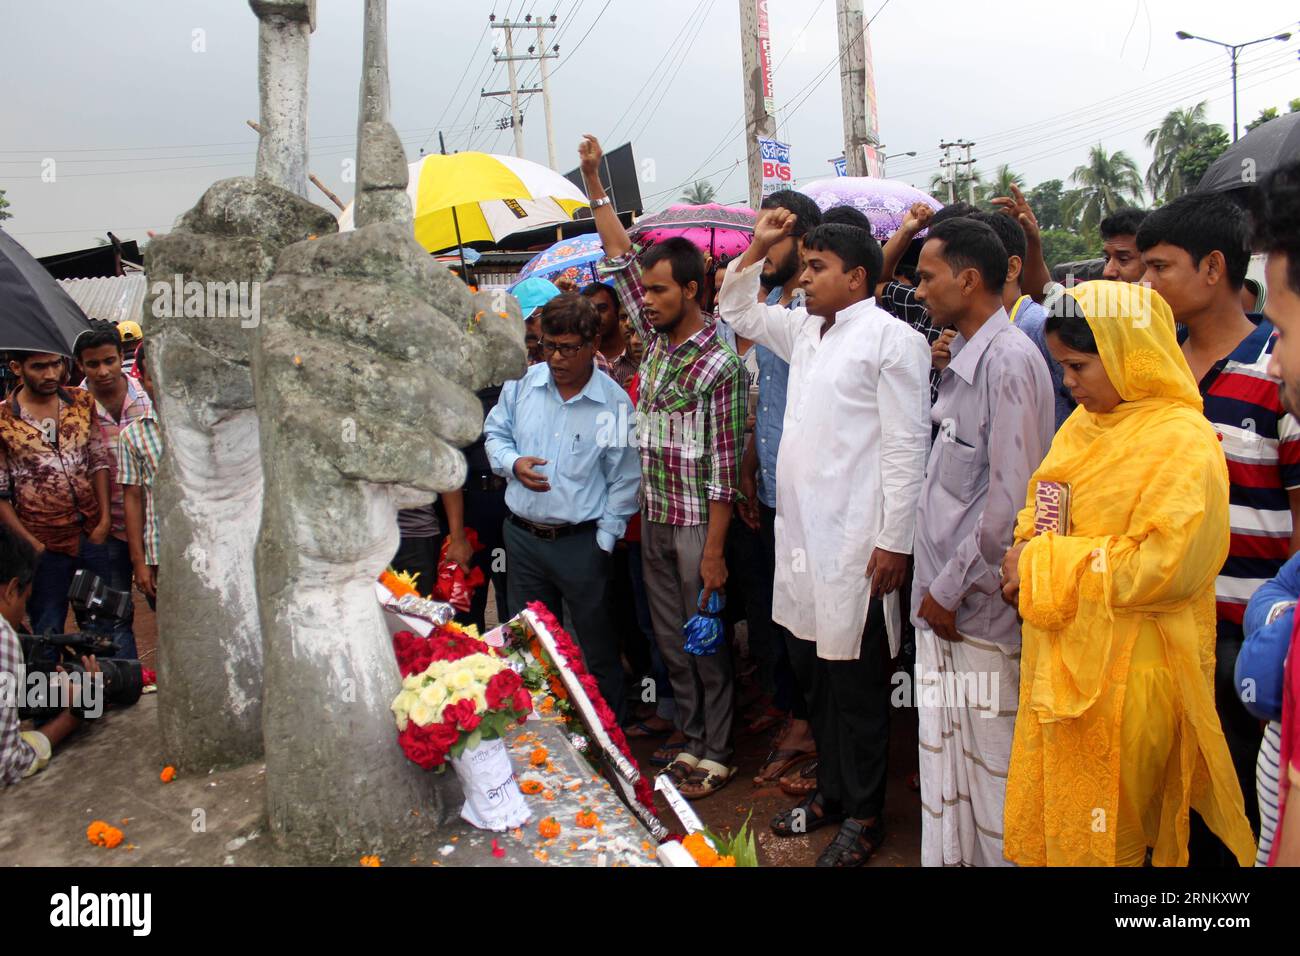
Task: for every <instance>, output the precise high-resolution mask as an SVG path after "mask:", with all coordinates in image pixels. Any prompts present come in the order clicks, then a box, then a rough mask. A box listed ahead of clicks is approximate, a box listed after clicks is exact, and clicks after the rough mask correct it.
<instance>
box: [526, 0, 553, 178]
mask: <svg viewBox="0 0 1300 956" xmlns="http://www.w3.org/2000/svg"><path fill="white" fill-rule="evenodd" d="M553 29H555V14H553V13H552V14H551V18H550V22H548V23H544V22H543V21H542V20H540V19H539V20H538V21H537V49H539V50H541V51H542V52H541V55H540V56H538V58H537V59H538V66H539V67H540V68H541V71H542V108H543V109H544V110H545V112H546V165H548V166H550V167H551V169H556V168H557V167H556V165H555V125H554V123H553V122H552V120H551V68H550V65H549V64H548V63H547V62H546V61H547V60H548V59H549V57H548V56H547V53H546V31H547V30H553ZM528 52H529V53H532V52H533V48H532V47H529V48H528ZM551 55H552V56H559V55H560V45H559V44H558V43H557V44H555V49H554V50H553V51H552V52H551Z"/></svg>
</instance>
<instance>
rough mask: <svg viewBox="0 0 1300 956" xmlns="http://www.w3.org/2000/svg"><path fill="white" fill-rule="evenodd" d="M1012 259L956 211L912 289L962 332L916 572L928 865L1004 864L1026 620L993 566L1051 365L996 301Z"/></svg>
mask: <svg viewBox="0 0 1300 956" xmlns="http://www.w3.org/2000/svg"><path fill="white" fill-rule="evenodd" d="M1007 267H1008V257H1007V252H1006V249H1005V247H1004V246H1003V245H1002V241H1001V240H1000V239H999V238H998V236H997V234H996V233H995V232H994V231H993V230H992V229H991V228H990V227H989V226H988V225H986V224H984V223H981V222H976V221H974V220H971V219H953V220H949V221H948V222H944V223H941V224H940V225H938V226H936V227H934V228H933V229H931V230H930V235H929V238H928V239H927V240H926V243H925V246H924V247H923V248H922V250H921V257H920V261H919V263H918V268H917V276H918V278H919V280H920V284H919V285H918V286H917V291H916V294H917V298H918V299H919V300H920V301H922V302H924V303H925V306H926V308H927V309H929V310H930V314H931V316H933V317H934V318H935V320H936V321H937V322H939V323H942V324H943V325H945V326H953V327H955V328H956V330H957V337H956V338H955V339H954V340H953V342H952V346H951V351H952V361H951V362H950V363H949V365H948V367H947V369H945V370H944V372H943V376H942V378H941V379H940V381H939V392H938V399H937V401H936V402H935V404H934V408H933V411H932V413H931V416H932V419H933V421H934V423H935V424H936V425H937V426H938V437H937V438H936V439H935V442H934V447H933V448H932V449H931V451H930V460H929V462H928V464H927V466H926V476H925V484H924V485H923V487H922V490H921V498H920V504H919V506H918V512H917V522H916V540H915V555H916V570H915V576H914V580H913V584H912V622H913V624H915V625H916V629H917V631H916V681H917V683H916V688H915V695H916V704H917V708H918V714H919V724H920V727H919V732H918V733H919V742H920V767H921V804H922V814H921V819H922V828H921V862H922V864H923V865H926V866H944V865H948V866H954V865H966V866H999V865H1006V864H1005V860H1004V858H1003V855H1002V806H1003V798H1004V796H1005V792H1006V778H1007V767H1008V764H1009V763H1010V760H1011V737H1012V731H1013V729H1014V726H1015V715H1016V705H1017V700H1018V695H1019V687H1020V623H1019V620H1018V618H1017V615H1016V609H1015V608H1014V607H1011V606H1010V605H1008V604H1006V603H1005V602H1004V601H1003V600H1002V596H1001V588H1000V581H999V573H1000V568H1001V563H1002V556H1003V555H1004V554H1005V553H1006V549H1007V548H1008V547H1010V546H1011V540H1012V535H1013V532H1014V530H1015V523H1016V516H1017V514H1018V513H1019V511H1020V510H1021V508H1023V507H1024V505H1025V497H1026V489H1027V487H1028V484H1029V477H1030V475H1031V474H1033V472H1034V469H1035V468H1037V467H1038V464H1039V462H1041V461H1042V459H1043V456H1044V455H1046V454H1047V449H1048V446H1049V445H1051V442H1052V434H1053V403H1052V383H1051V377H1050V376H1049V374H1048V370H1047V365H1046V363H1044V361H1043V357H1042V355H1040V354H1039V352H1038V350H1037V349H1036V348H1035V347H1034V344H1033V342H1031V341H1030V340H1029V338H1028V336H1026V335H1025V334H1024V333H1023V332H1021V331H1020V330H1019V329H1018V328H1016V327H1015V326H1014V325H1012V324H1011V322H1010V320H1009V319H1008V317H1007V312H1006V309H1005V307H1004V306H1003V302H1002V288H1003V284H1004V282H1005V280H1006V277H1007V271H1008V269H1007Z"/></svg>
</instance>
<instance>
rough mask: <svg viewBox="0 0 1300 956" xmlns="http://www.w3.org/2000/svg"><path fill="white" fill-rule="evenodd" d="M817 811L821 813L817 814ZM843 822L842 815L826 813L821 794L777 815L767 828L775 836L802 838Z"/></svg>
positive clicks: (814, 795)
mask: <svg viewBox="0 0 1300 956" xmlns="http://www.w3.org/2000/svg"><path fill="white" fill-rule="evenodd" d="M818 810H820V811H821V813H818V812H817V811H818ZM843 820H844V814H842V813H828V812H827V810H826V806H825V804H824V803H822V797H821V794H820V793H814V794H813V795H812V796H810V797H808V798H807V799H805V800H803V801H802V802H800V803H799V804H798V805H797V806H794V807H791V808H790V809H789V810H786V811H785V812H784V813H778V814H777V815H776V816H774V817H773V818H772V821H771V823H769V824H768V826H769V827H771V828H772V832H773V833H775V834H776V835H777V836H781V837H790V836H804V835H805V834H808V833H812V832H813V831H814V830H820V829H821V828H822V827H828V826H830V825H831V824H833V823H840V822H842V821H843Z"/></svg>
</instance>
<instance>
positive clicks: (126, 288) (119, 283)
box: [59, 272, 148, 325]
mask: <svg viewBox="0 0 1300 956" xmlns="http://www.w3.org/2000/svg"><path fill="white" fill-rule="evenodd" d="M59 285H61V286H63V289H64V291H65V292H67V293H68V295H70V296H72V299H73V301H74V302H76V303H77V305H79V306H81V311H83V312H85V313H86V315H88V316H89V317H90V318H92V319H104V320H106V321H109V322H114V323H116V322H121V321H123V320H124V319H130V320H132V321H133V322H140V323H141V325H143V324H144V323H143V321H142V320H143V317H144V295H145V292H146V290H147V289H148V280H147V279H146V278H145V275H144V273H143V272H135V273H128V274H127V275H124V276H98V277H96V278H93V279H60V280H59Z"/></svg>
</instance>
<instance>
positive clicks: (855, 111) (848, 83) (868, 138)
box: [835, 0, 878, 176]
mask: <svg viewBox="0 0 1300 956" xmlns="http://www.w3.org/2000/svg"><path fill="white" fill-rule="evenodd" d="M864 20H865V18H864V16H863V12H862V0H835V21H836V27H837V30H838V33H839V44H840V100H841V103H842V112H843V115H844V159H845V162H846V164H847V169H846V172H847V173H848V175H850V176H866V175H869V174H870V170H869V169H868V167H867V154H866V150H865V149H864V148H863V147H865V146H871V147H873V148H874V147H875V146H876V145H877V142H878V140H877V130H876V124H875V121H874V115H870V114H869V113H868V109H867V107H868V102H867V99H868V89H869V85H868V80H867V36H866V25H865V22H864ZM872 105H873V106H874V104H872ZM872 114H874V110H872Z"/></svg>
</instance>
